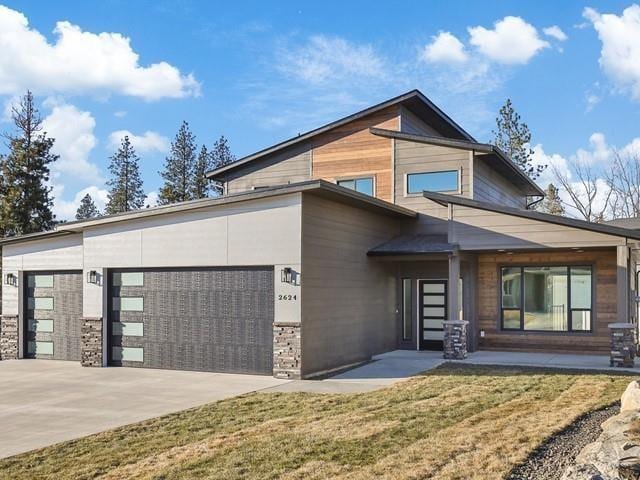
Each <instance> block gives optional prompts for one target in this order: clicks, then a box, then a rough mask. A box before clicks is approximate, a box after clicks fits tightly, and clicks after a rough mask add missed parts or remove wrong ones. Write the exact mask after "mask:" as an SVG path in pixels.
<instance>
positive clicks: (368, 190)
mask: <svg viewBox="0 0 640 480" xmlns="http://www.w3.org/2000/svg"><path fill="white" fill-rule="evenodd" d="M338 185H340V186H341V187H345V188H349V189H351V190H355V191H356V192H360V193H364V194H367V195H371V196H372V197H373V178H372V177H367V178H354V179H351V180H338Z"/></svg>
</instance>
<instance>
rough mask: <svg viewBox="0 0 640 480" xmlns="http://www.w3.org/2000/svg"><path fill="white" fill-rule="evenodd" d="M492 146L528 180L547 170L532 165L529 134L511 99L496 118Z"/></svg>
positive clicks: (540, 166)
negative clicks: (508, 158) (511, 161)
mask: <svg viewBox="0 0 640 480" xmlns="http://www.w3.org/2000/svg"><path fill="white" fill-rule="evenodd" d="M493 134H494V136H495V139H494V144H495V146H496V147H498V148H500V149H501V150H502V151H503V152H505V153H506V154H507V155H509V157H511V160H513V161H514V163H515V164H516V165H518V167H520V169H521V170H522V171H523V172H524V173H526V174H527V175H528V176H529V177H530V178H532V179H534V180H535V179H536V178H538V176H539V175H540V174H541V173H542V172H543V171H544V169H545V168H547V166H546V165H533V163H532V160H531V155H532V154H533V150H531V148H530V144H531V132H530V131H529V127H528V126H527V124H526V123H524V122H522V121H521V119H520V115H519V114H518V113H517V112H516V111H515V110H514V108H513V104H512V103H511V99H509V98H508V99H507V101H506V102H505V104H504V105H503V106H502V108H500V112H499V113H498V116H497V117H496V130H494V131H493Z"/></svg>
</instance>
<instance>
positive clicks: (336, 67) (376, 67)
mask: <svg viewBox="0 0 640 480" xmlns="http://www.w3.org/2000/svg"><path fill="white" fill-rule="evenodd" d="M279 57H280V58H279V69H280V70H281V71H282V72H283V73H286V74H288V75H291V76H294V77H297V78H299V79H301V80H303V81H305V82H309V83H312V84H322V83H326V82H330V81H335V80H336V79H349V80H351V81H353V80H354V79H357V78H381V77H384V76H385V67H384V64H385V62H384V60H383V59H382V58H381V57H380V56H379V55H378V54H377V53H376V52H375V50H374V49H373V47H372V46H370V45H357V44H354V43H351V42H349V41H348V40H345V39H344V38H340V37H328V36H325V35H314V36H312V37H311V38H310V39H309V41H308V42H307V43H306V44H305V45H303V46H301V47H297V48H293V49H288V48H283V49H281V50H280V52H279Z"/></svg>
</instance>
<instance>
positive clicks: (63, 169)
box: [42, 103, 103, 183]
mask: <svg viewBox="0 0 640 480" xmlns="http://www.w3.org/2000/svg"><path fill="white" fill-rule="evenodd" d="M42 126H43V129H44V131H46V132H47V136H49V137H53V138H54V139H55V143H54V144H53V148H52V151H53V153H55V154H57V155H60V158H59V159H58V161H57V162H55V163H54V164H53V166H52V173H53V175H52V176H53V179H54V182H55V181H57V180H56V179H57V178H59V177H62V176H64V175H71V176H72V178H74V179H78V180H84V181H87V182H92V183H102V182H103V178H102V175H101V174H100V170H99V169H98V167H97V166H96V165H95V164H94V163H91V162H90V161H89V154H90V153H91V150H93V149H94V147H95V146H96V145H97V143H98V140H97V139H96V137H95V135H94V134H93V131H94V129H95V126H96V121H95V119H94V118H93V116H92V115H91V113H90V112H84V111H81V110H78V108H76V107H75V106H74V105H69V104H65V103H62V104H56V105H54V106H53V108H52V110H51V113H50V114H49V115H48V116H46V117H45V118H44V120H43V122H42Z"/></svg>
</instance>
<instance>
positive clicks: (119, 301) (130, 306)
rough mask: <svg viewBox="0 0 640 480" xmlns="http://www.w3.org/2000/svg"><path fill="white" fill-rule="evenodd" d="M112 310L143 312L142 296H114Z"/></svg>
mask: <svg viewBox="0 0 640 480" xmlns="http://www.w3.org/2000/svg"><path fill="white" fill-rule="evenodd" d="M113 310H114V311H116V312H144V298H143V297H114V298H113Z"/></svg>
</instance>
